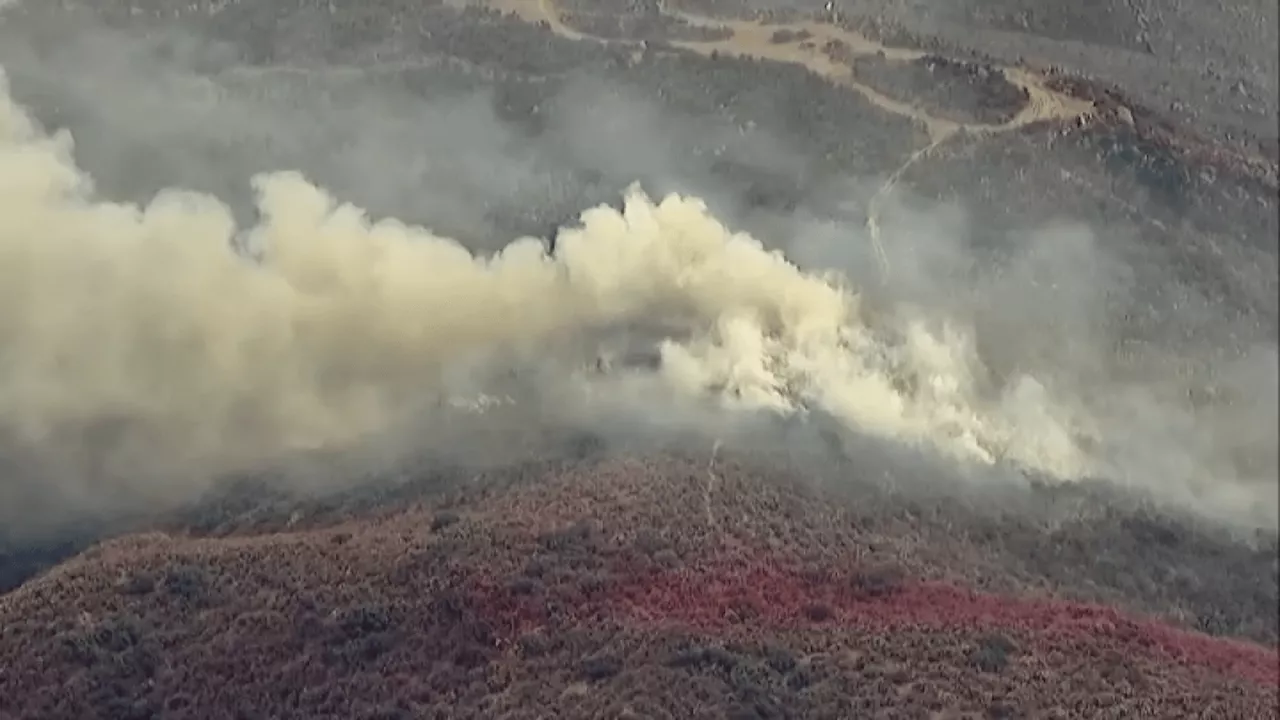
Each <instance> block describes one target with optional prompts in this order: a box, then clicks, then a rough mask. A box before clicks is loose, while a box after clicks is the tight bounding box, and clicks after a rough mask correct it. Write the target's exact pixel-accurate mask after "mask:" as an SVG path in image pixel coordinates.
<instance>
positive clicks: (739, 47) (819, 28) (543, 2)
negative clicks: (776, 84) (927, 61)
mask: <svg viewBox="0 0 1280 720" xmlns="http://www.w3.org/2000/svg"><path fill="white" fill-rule="evenodd" d="M482 1H485V3H486V4H487V5H488V6H489V7H491V8H493V9H496V10H499V11H502V12H507V13H513V14H515V15H516V16H517V17H520V18H523V19H524V20H526V21H528V22H530V23H546V25H547V26H548V27H549V28H550V30H551V32H553V33H555V34H556V35H559V36H561V37H564V38H567V39H571V40H589V41H595V42H601V43H610V44H617V45H633V46H639V45H640V44H641V43H639V42H637V41H633V40H618V39H612V38H602V37H597V36H593V35H589V34H587V33H584V32H582V31H580V30H577V29H575V28H573V27H572V26H570V25H569V24H568V23H566V21H565V19H564V16H563V15H562V14H561V13H560V11H559V9H558V8H557V7H556V6H555V0H482ZM662 12H663V13H665V14H666V15H667V16H668V17H672V18H676V19H679V20H682V21H684V22H685V23H687V24H688V25H690V26H693V27H700V28H707V29H717V30H727V31H729V32H730V35H728V36H727V37H724V38H722V39H717V40H674V41H671V43H670V44H671V45H672V46H674V47H678V48H680V49H683V50H686V51H689V52H695V53H698V54H700V55H706V56H710V55H711V54H712V53H716V54H717V55H727V56H731V57H750V58H755V59H761V60H772V61H775V62H784V63H791V64H795V65H801V66H803V67H805V68H807V69H808V70H809V71H811V72H813V73H816V74H818V75H821V76H822V77H825V78H827V79H829V80H831V81H833V82H835V83H838V84H840V85H841V86H843V87H846V88H849V89H850V90H853V91H854V92H857V93H858V94H860V95H862V96H863V97H864V98H866V99H867V101H869V102H870V103H871V104H873V105H875V106H876V107H877V108H879V109H881V110H883V111H885V112H888V113H891V114H893V115H898V116H900V117H903V118H906V119H907V120H908V121H910V122H913V123H916V124H918V125H920V126H921V127H922V128H923V129H924V132H925V134H926V136H927V137H928V138H929V141H928V143H927V144H925V145H924V146H923V147H921V148H919V149H918V150H916V151H915V152H914V153H912V154H911V155H910V156H909V157H908V158H907V160H906V161H905V162H904V163H903V164H902V165H901V166H899V167H898V168H897V169H895V170H894V171H892V172H890V173H889V174H888V175H887V176H886V178H885V180H884V181H883V182H882V183H881V184H880V186H879V188H878V189H877V190H876V192H875V193H874V194H873V195H872V197H871V199H870V201H869V202H868V206H867V229H868V231H869V233H870V236H871V241H872V243H873V244H874V246H875V247H874V249H875V252H876V257H877V259H878V261H879V263H880V269H881V276H882V278H883V277H885V276H887V275H888V272H889V266H888V260H887V257H886V254H885V252H884V247H883V245H882V242H881V232H880V214H881V207H882V206H883V203H884V201H885V199H886V198H887V197H888V196H889V194H890V193H891V192H892V191H893V189H894V188H895V187H896V186H897V184H898V181H899V180H900V179H901V178H902V176H903V174H904V173H905V172H906V171H907V170H908V169H910V168H911V167H912V166H913V165H915V164H916V163H917V162H919V161H920V160H921V159H923V158H925V157H927V156H928V155H929V154H930V153H932V152H933V151H934V150H936V149H937V148H938V146H940V145H942V144H943V143H945V142H947V141H948V140H950V139H951V138H953V137H955V136H956V135H957V134H959V133H960V132H961V131H964V132H965V133H966V134H969V135H994V134H998V133H1006V132H1012V131H1015V130H1018V129H1019V128H1022V127H1025V126H1027V125H1030V124H1032V123H1037V122H1069V121H1073V120H1076V119H1078V118H1081V117H1087V116H1088V115H1090V114H1092V113H1093V112H1094V106H1093V103H1091V102H1089V101H1087V100H1081V99H1079V98H1075V97H1072V96H1070V95H1067V94H1065V93H1062V92H1059V91H1056V90H1053V89H1052V88H1050V87H1048V85H1047V84H1046V82H1045V78H1044V77H1042V76H1040V75H1038V74H1036V73H1032V72H1030V71H1028V70H1026V69H1023V68H1018V67H1012V66H993V67H994V68H995V69H996V70H998V71H1000V72H1001V73H1002V74H1003V75H1004V77H1005V79H1006V80H1007V81H1009V82H1010V83H1011V84H1013V85H1014V86H1016V87H1018V88H1020V89H1022V90H1023V91H1024V92H1025V93H1026V95H1027V101H1026V103H1025V104H1024V105H1023V106H1022V108H1021V109H1020V110H1019V111H1018V113H1017V114H1016V115H1014V116H1013V117H1012V118H1010V119H1009V120H1008V121H1006V122H1004V123H999V124H989V123H967V122H960V121H956V120H951V119H948V118H943V117H937V116H934V115H931V114H930V113H929V112H927V111H926V110H924V109H923V108H921V107H919V106H917V105H913V104H911V103H909V102H904V101H902V100H899V99H897V98H894V97H891V96H889V95H886V94H885V93H883V92H881V91H880V90H877V89H876V88H874V87H872V86H870V85H868V84H866V83H863V82H861V81H859V80H858V78H857V76H856V74H855V73H854V71H853V67H852V64H851V63H850V62H849V60H852V59H855V58H858V57H866V56H880V57H882V58H883V59H885V60H888V61H890V62H912V61H915V60H919V59H921V58H923V57H926V56H927V55H929V54H930V53H927V52H924V51H921V50H913V49H909V48H898V47H891V46H888V45H884V44H881V43H879V42H876V41H875V40H872V39H870V38H868V37H866V36H865V35H862V34H861V33H858V32H856V31H853V30H846V29H844V28H839V27H836V26H834V25H830V24H827V23H822V22H815V21H801V22H793V23H778V24H773V23H771V24H767V25H766V24H764V23H762V22H759V21H754V20H733V19H719V18H711V17H705V16H701V15H695V14H692V13H687V12H683V11H676V10H671V9H670V8H666V7H663V9H662ZM778 31H790V32H791V33H794V34H796V35H797V37H796V38H794V39H792V40H789V41H787V42H775V41H774V39H773V38H774V35H775V33H777V32H778ZM832 42H836V43H840V44H841V45H842V46H843V50H844V53H845V54H846V55H847V58H845V59H841V60H837V59H833V58H832V57H831V55H830V54H828V53H827V52H826V51H825V50H824V48H825V46H827V45H828V44H829V43H832Z"/></svg>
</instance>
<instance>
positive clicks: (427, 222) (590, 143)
mask: <svg viewBox="0 0 1280 720" xmlns="http://www.w3.org/2000/svg"><path fill="white" fill-rule="evenodd" d="M95 37H97V38H99V40H100V44H98V45H94V44H93V43H91V42H86V43H79V44H77V45H76V46H75V48H73V49H67V54H63V53H62V49H61V48H60V49H59V52H58V53H48V54H47V56H45V57H42V56H41V53H39V52H37V51H36V48H35V47H34V46H32V47H30V48H26V49H18V50H12V49H11V51H10V54H9V55H8V56H7V57H8V58H9V59H7V60H6V62H8V63H10V65H11V67H12V68H13V75H14V77H15V90H14V91H13V92H11V91H10V88H9V82H8V81H7V80H3V76H0V437H2V438H3V447H4V448H5V450H6V451H7V455H8V457H7V462H8V463H9V464H10V465H11V467H12V471H11V472H10V473H8V474H6V475H5V476H4V479H3V480H0V523H5V524H8V525H11V526H17V524H19V523H21V522H41V521H43V520H47V519H48V518H47V517H43V518H42V517H40V515H41V513H44V514H45V515H49V516H56V515H58V514H59V513H63V512H72V511H83V510H86V509H103V508H105V509H110V510H114V511H118V510H121V509H127V508H130V507H137V506H143V505H146V506H154V507H163V506H166V505H170V504H173V503H177V502H181V501H185V500H189V499H191V498H192V497H195V496H196V495H198V494H199V493H201V492H203V491H204V490H205V489H207V488H208V487H209V484H210V482H212V481H213V480H214V479H215V478H217V477H219V476H220V475H224V474H227V473H232V472H237V471H247V470H252V469H253V468H255V467H259V466H265V465H268V464H272V463H277V462H279V461H281V460H282V459H287V458H288V457H291V456H293V455H295V454H299V453H307V452H312V451H320V450H324V451H337V452H341V451H344V450H348V449H350V450H353V451H355V450H359V451H361V452H365V453H370V452H372V453H373V454H379V453H381V454H385V455H387V456H394V455H398V454H400V453H404V452H408V451H410V450H412V451H415V452H419V453H421V452H423V451H424V449H425V451H427V452H438V453H440V454H441V456H442V457H443V456H446V455H447V456H449V457H450V458H451V459H458V458H463V459H465V458H472V459H479V458H484V457H486V456H496V455H500V454H503V453H510V452H515V451H514V450H513V449H512V446H511V443H512V438H513V437H514V436H515V435H518V434H520V433H521V432H523V433H524V435H528V434H529V433H527V432H526V431H527V429H528V428H529V427H531V426H539V425H540V426H545V427H563V428H572V427H590V428H592V429H594V430H596V431H597V432H605V433H610V432H612V433H615V434H618V435H626V434H628V433H630V434H639V433H641V432H642V430H643V431H646V432H655V431H656V429H665V431H667V432H672V433H673V434H688V433H705V434H706V435H707V437H708V438H714V437H717V436H720V435H730V434H732V433H733V432H734V431H735V428H739V427H741V426H743V425H745V424H751V423H753V422H754V420H748V419H754V418H758V417H760V416H761V415H764V416H778V417H782V418H794V419H803V418H806V417H815V416H821V417H823V418H829V419H831V420H833V421H835V422H836V423H837V424H838V426H839V427H840V428H841V431H842V432H843V433H845V434H847V436H848V437H849V438H854V437H857V438H863V439H865V438H872V439H876V440H877V441H878V442H882V443H887V444H892V445H901V446H904V447H908V448H911V449H913V450H915V451H919V452H921V453H925V454H928V455H930V456H934V457H937V458H941V459H944V460H945V461H946V462H948V463H950V464H951V465H953V466H954V467H956V468H962V469H963V470H962V471H957V473H956V477H959V476H962V475H967V476H987V475H990V473H988V472H987V469H991V468H1009V467H1013V468H1021V469H1025V470H1026V471H1028V472H1031V473H1034V474H1036V475H1037V476H1040V477H1046V478H1051V479H1054V480H1056V481H1060V482H1072V481H1076V480H1080V479H1084V478H1093V477H1105V478H1109V479H1112V480H1114V481H1116V482H1118V483H1121V484H1127V485H1133V486H1137V487H1140V488H1142V489H1144V490H1147V491H1152V492H1154V493H1155V494H1156V495H1158V496H1160V497H1162V498H1164V499H1167V500H1170V501H1173V502H1176V503H1178V504H1187V505H1193V506H1197V507H1200V508H1202V509H1203V510H1204V511H1205V512H1206V513H1207V514H1212V515H1215V516H1221V517H1228V518H1231V519H1234V520H1238V521H1242V522H1246V523H1261V524H1263V525H1269V526H1274V525H1275V524H1276V510H1275V506H1274V503H1273V502H1271V500H1272V499H1273V496H1274V492H1275V486H1276V477H1277V460H1276V433H1277V427H1276V425H1277V419H1276V418H1277V408H1276V398H1277V387H1276V376H1277V353H1276V345H1275V339H1274V335H1273V334H1268V333H1267V332H1266V330H1265V328H1251V327H1248V326H1247V325H1245V326H1241V327H1240V337H1242V338H1244V339H1243V341H1242V342H1240V343H1239V345H1238V346H1237V347H1235V348H1219V347H1213V348H1210V347H1207V346H1205V345H1204V344H1202V343H1197V342H1196V341H1195V340H1194V338H1195V336H1196V334H1197V333H1198V332H1199V330H1200V329H1202V328H1208V327H1213V326H1215V325H1219V324H1221V322H1223V320H1222V319H1221V318H1220V317H1219V316H1218V314H1217V313H1215V309H1214V308H1213V307H1212V306H1211V305H1208V304H1206V303H1203V302H1201V304H1199V305H1197V302H1198V300H1197V298H1196V297H1195V296H1194V295H1190V294H1189V295H1187V296H1186V297H1185V298H1184V299H1183V301H1182V305H1181V307H1182V308H1183V314H1182V315H1181V316H1180V319H1179V320H1178V322H1177V325H1178V328H1177V329H1178V331H1179V333H1180V334H1181V336H1182V337H1184V338H1191V339H1190V340H1186V339H1183V340H1179V341H1178V342H1176V343H1174V342H1167V343H1161V342H1153V341H1151V340H1150V339H1148V340H1147V341H1146V342H1142V343H1137V344H1125V338H1123V337H1121V330H1122V328H1121V323H1119V322H1118V321H1117V313H1123V312H1124V311H1125V308H1128V307H1130V306H1132V305H1133V303H1135V302H1136V300H1134V298H1133V297H1132V296H1131V294H1130V286H1131V284H1132V280H1133V278H1132V274H1131V272H1130V271H1129V269H1127V268H1126V267H1125V265H1124V263H1123V262H1122V261H1121V260H1120V259H1119V258H1116V257H1111V255H1110V254H1109V253H1108V251H1107V250H1106V244H1105V242H1102V241H1101V239H1102V238H1100V235H1099V233H1103V232H1105V229H1090V228H1088V227H1087V226H1085V225H1056V226H1049V227H1044V228H1041V229H1039V230H1036V231H1034V232H1029V233H1028V234H1027V235H1026V237H1025V238H1022V242H1021V243H1020V244H1019V249H1018V250H1017V251H1016V252H1015V253H1013V254H1012V255H1010V256H1008V257H1005V258H1002V259H998V260H997V261H996V262H994V263H986V261H984V262H983V263H978V262H977V261H976V256H975V255H973V254H972V253H971V252H970V251H969V250H968V249H967V245H966V242H965V237H964V232H963V228H964V226H965V223H964V222H962V221H958V219H959V220H962V219H963V218H962V215H958V214H957V213H958V212H959V211H957V210H954V209H952V210H947V209H930V210H928V211H918V210H912V209H908V208H907V206H906V205H905V204H900V205H898V206H896V208H895V211H894V212H889V213H888V214H887V216H886V218H885V219H884V220H883V221H882V233H881V235H882V237H881V240H882V244H883V245H884V247H885V248H886V254H887V261H888V262H887V267H888V268H889V273H888V274H887V275H882V271H881V269H880V268H879V267H878V266H877V265H876V263H875V262H874V259H873V256H872V255H871V251H870V248H871V242H870V238H869V237H868V235H867V233H866V230H865V227H864V226H862V225H860V224H857V223H846V222H843V221H841V220H840V218H839V217H838V215H837V216H833V217H821V218H819V217H808V216H802V215H795V216H789V217H786V218H780V217H772V218H764V219H757V220H758V222H756V225H758V226H759V227H760V228H762V229H764V230H766V231H767V232H762V233H761V234H760V237H754V236H752V235H750V234H747V233H745V232H743V231H740V230H738V229H737V228H735V227H734V226H733V225H732V224H731V223H729V222H726V220H724V219H722V218H721V217H718V216H717V215H716V214H715V213H714V212H712V210H711V209H710V208H709V207H708V203H706V202H704V201H703V200H700V199H699V198H698V197H697V196H696V195H693V194H690V193H685V194H666V193H665V190H667V189H670V188H672V187H684V188H686V189H689V190H697V191H698V194H699V195H704V196H710V197H715V195H716V192H717V190H716V188H714V187H697V186H698V184H699V183H700V182H705V178H701V177H699V176H698V175H697V174H696V173H684V174H681V173H679V172H675V171H670V170H669V167H668V166H667V165H666V163H665V161H664V158H665V157H667V155H665V154H664V152H663V151H662V147H663V145H664V144H669V143H666V142H665V141H660V140H659V138H664V137H666V136H669V135H670V134H671V133H674V132H680V131H687V132H689V133H702V134H704V135H703V136H704V137H714V134H715V133H716V132H717V130H716V128H714V127H712V126H709V125H701V126H699V125H697V124H695V123H693V122H692V121H690V123H688V124H687V125H683V126H682V124H681V123H682V121H677V120H673V119H671V118H664V117H661V116H659V115H658V114H657V113H656V112H655V111H653V110H652V109H649V108H646V106H645V105H644V104H643V103H642V102H641V101H640V100H638V99H635V98H619V97H611V98H604V96H602V95H600V94H599V90H598V88H593V86H592V85H591V84H590V83H585V84H581V85H577V86H574V88H573V90H572V93H576V94H577V95H576V96H575V95H573V94H572V93H571V95H570V99H571V100H572V101H573V102H572V103H563V102H562V103H561V104H560V105H559V106H558V107H559V108H560V111H559V112H560V113H561V115H562V117H557V118H552V119H551V120H550V121H549V122H550V123H551V124H552V126H553V127H552V129H551V130H550V131H549V132H548V133H547V134H545V135H544V136H543V138H541V139H540V140H538V141H537V142H536V143H535V142H533V141H526V140H523V139H522V138H521V137H520V135H519V134H518V133H515V132H513V131H512V130H510V129H509V128H508V127H507V126H506V125H504V123H503V122H502V121H501V120H499V119H498V118H497V117H496V116H495V115H494V114H493V113H492V111H491V110H490V107H491V105H490V104H489V103H488V102H487V100H486V99H485V98H484V97H483V96H482V95H475V94H465V93H463V94H459V93H454V94H453V95H450V96H448V97H447V98H445V99H441V100H437V101H430V100H421V99H413V98H411V97H410V96H409V95H408V94H406V93H401V92H397V91H395V90H390V89H379V88H377V87H376V86H373V87H371V86H370V83H368V82H367V80H368V78H367V77H366V76H362V75H360V74H358V73H354V71H353V72H352V74H351V75H350V76H349V77H344V76H341V73H338V74H337V76H335V77H329V78H328V79H327V80H324V81H323V82H321V81H319V80H317V79H316V78H315V77H314V76H307V75H303V76H301V77H300V78H295V79H293V80H288V79H283V80H282V79H280V78H269V79H267V80H265V81H264V80H263V78H261V77H247V76H246V75H244V74H243V73H237V72H235V71H225V72H219V73H216V74H204V75H201V74H197V73H194V72H192V71H190V70H188V69H183V68H184V65H183V64H181V63H178V64H174V65H171V66H167V67H168V69H163V68H160V67H158V66H156V65H155V64H154V63H148V62H147V60H146V58H147V57H148V56H147V54H146V52H144V51H143V50H139V49H138V48H137V47H135V46H133V45H130V44H127V43H126V44H121V43H120V42H118V41H117V40H113V39H112V38H111V36H109V35H106V34H97V35H95ZM192 47H195V48H197V49H198V50H199V53H196V54H197V55H198V56H199V57H200V58H205V60H208V57H209V56H208V55H207V53H206V51H205V50H204V49H203V48H200V47H199V46H192ZM188 52H192V53H195V52H196V51H195V50H189V51H188ZM202 53H205V54H202ZM77 54H78V55H77ZM77 58H78V61H77ZM215 60H216V58H215V59H214V60H208V61H209V62H214V61H215ZM71 67H76V68H78V70H77V71H70V70H69V68H71ZM89 68H92V69H89ZM264 72H265V71H264ZM18 78H21V80H22V83H23V84H24V85H25V86H26V87H27V88H28V89H27V91H26V95H25V96H26V97H28V98H30V103H31V106H33V107H37V108H39V109H40V111H41V114H42V115H45V116H47V120H48V121H49V123H51V125H50V126H49V127H46V126H45V124H43V123H41V122H38V121H37V120H36V117H35V115H34V114H33V112H32V110H30V109H29V108H28V106H27V105H26V104H24V103H22V102H19V101H17V100H16V99H15V98H16V97H17V96H18V95H20V94H22V93H21V92H18V88H16V86H17V84H18V83H17V79H18ZM317 83H320V85H321V87H319V88H317V87H316V84H317ZM268 90H269V92H266V91H268ZM606 100H607V101H606ZM610 103H613V104H610ZM575 106H580V107H581V108H582V110H581V112H582V113H583V114H584V115H585V114H586V113H588V112H590V113H594V116H593V120H592V122H590V123H584V122H583V121H582V120H581V118H580V117H578V116H575V115H574V114H573V113H572V112H570V111H571V110H572V109H573V107H575ZM588 107H590V108H591V110H590V111H588V110H587V109H586V108H588ZM640 109H644V112H643V113H642V112H639V110H640ZM320 110H323V112H322V113H321V112H318V111H320ZM611 111H612V112H615V113H616V116H615V117H613V118H612V119H611V118H609V117H607V115H608V113H609V112H611ZM646 113H647V114H648V119H647V120H644V121H642V120H643V119H644V118H645V117H646ZM611 120H612V125H609V132H607V133H606V132H600V131H599V130H598V129H599V128H601V127H602V126H603V125H602V123H608V122H610V121H611ZM56 124H63V125H65V126H68V127H71V128H80V129H81V131H80V132H81V134H82V135H81V136H82V137H83V140H82V141H81V137H77V138H76V139H75V140H73V134H74V133H68V132H66V131H64V130H59V129H57V128H56V127H55V126H54V125H56ZM592 128H595V129H597V131H596V132H594V133H593V132H586V130H590V129H592ZM282 156H283V157H286V158H296V159H297V160H298V162H297V163H296V164H294V165H286V166H284V167H262V166H261V165H262V158H263V157H273V158H279V157H282ZM552 156H555V157H559V158H565V157H569V158H573V159H574V161H575V162H578V163H589V162H590V161H591V159H592V158H596V159H598V160H599V162H600V163H601V164H602V166H607V167H600V168H596V169H597V170H600V172H601V173H602V174H608V175H616V174H617V173H618V172H621V171H623V170H626V169H634V170H635V171H636V174H637V176H638V177H640V179H641V180H643V181H644V183H643V184H642V185H637V186H634V187H632V188H631V189H630V190H627V191H626V192H625V194H623V195H622V196H621V197H611V198H609V199H610V200H612V201H614V202H615V205H598V204H597V203H598V200H596V199H590V200H589V199H587V198H582V202H581V203H580V204H579V209H580V210H581V211H582V214H581V216H580V218H579V219H578V220H577V221H573V222H567V223H565V224H564V225H563V226H562V227H560V228H558V229H553V228H552V227H548V228H546V231H545V233H544V236H543V237H533V236H527V237H520V236H510V235H509V236H507V237H502V236H501V233H502V232H503V225H502V223H500V222H495V221H494V215H493V213H492V212H491V210H492V208H493V204H494V203H498V202H516V203H526V204H527V205H528V211H529V213H531V214H534V215H537V214H539V213H541V212H542V211H543V209H544V208H545V207H546V206H548V205H550V204H553V201H563V200H564V198H559V199H556V198H549V197H548V194H553V193H554V192H555V187H554V186H549V185H548V183H546V182H544V181H543V180H541V178H542V165H541V163H543V162H545V159H546V158H547V157H552ZM81 158H87V159H84V160H82V159H81ZM750 161H751V162H758V163H772V162H779V163H781V162H787V163H792V164H793V165H796V166H799V165H800V164H801V163H799V161H796V160H794V159H791V160H788V159H787V156H786V153H785V148H784V147H783V146H782V145H781V144H780V143H779V144H777V145H775V146H772V147H764V148H758V149H757V150H756V151H755V152H754V154H753V155H752V157H751V158H750ZM82 163H83V164H82ZM675 165H676V161H675V159H674V158H673V159H672V160H671V166H670V167H675ZM86 166H87V167H92V168H95V170H97V171H98V173H99V175H100V176H101V177H102V178H104V180H102V186H101V187H98V186H97V185H96V184H95V178H94V177H92V176H91V175H90V174H89V173H87V172H86V171H85V170H84V169H83V168H84V167H86ZM299 167H301V168H303V169H304V170H306V174H302V173H299V172H297V171H296V170H297V168H299ZM317 177H323V178H325V179H326V183H325V184H326V187H321V186H319V185H318V184H316V182H315V180H314V179H315V178H317ZM856 185H857V183H853V182H851V183H850V187H854V186H856ZM642 188H643V189H642ZM646 190H648V191H649V192H650V193H653V194H648V193H646ZM352 197H355V198H358V200H359V201H358V202H355V201H351V202H349V201H348V198H352ZM573 199H574V198H570V200H573ZM858 201H859V198H858V197H857V196H856V194H855V195H854V196H853V197H852V198H851V200H850V202H854V203H856V202H858ZM370 207H373V208H375V209H374V211H372V212H371V211H369V210H368V209H367V208H370ZM389 208H390V209H397V208H409V211H408V213H406V214H410V215H411V217H410V219H408V220H397V219H394V218H392V217H390V216H387V215H385V213H387V212H391V210H390V209H389ZM557 219H563V218H557ZM445 228H447V229H448V230H449V231H448V232H446V231H445ZM454 236H456V237H454ZM1189 292H1190V291H1188V293H1189ZM637 356H643V357H645V358H646V359H648V360H650V361H649V362H632V361H629V359H631V360H633V359H634V358H635V357H637ZM1206 388H1211V389H1212V392H1206V391H1205V389H1206ZM606 421H607V422H606ZM750 426H751V427H753V428H757V427H758V426H757V425H755V424H751V425H750ZM524 435H522V437H523V436H524ZM371 447H373V448H377V449H378V450H376V451H371V450H369V448H371ZM850 447H852V445H851V446H850ZM854 460H855V462H856V458H854ZM1001 476H1002V477H1003V476H1005V473H1003V471H1002V473H1001ZM40 503H43V504H40Z"/></svg>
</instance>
